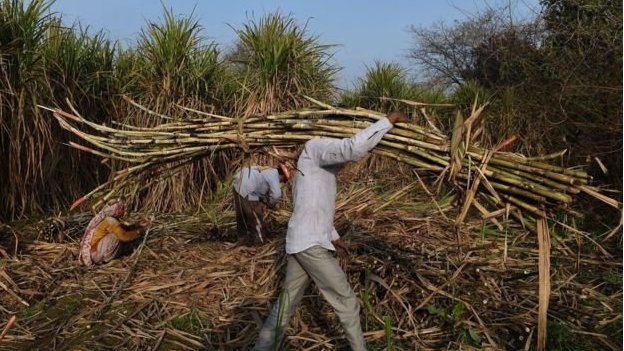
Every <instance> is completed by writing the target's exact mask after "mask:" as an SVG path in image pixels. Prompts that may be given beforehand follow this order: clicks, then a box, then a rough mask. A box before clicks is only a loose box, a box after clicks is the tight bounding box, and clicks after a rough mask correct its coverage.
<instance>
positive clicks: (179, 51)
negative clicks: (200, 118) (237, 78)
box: [119, 9, 226, 103]
mask: <svg viewBox="0 0 624 351" xmlns="http://www.w3.org/2000/svg"><path fill="white" fill-rule="evenodd" d="M202 30H203V29H202V27H201V25H200V24H199V22H198V20H197V19H195V18H193V17H190V16H189V17H177V16H175V15H174V14H173V12H172V11H171V10H167V9H164V14H163V18H162V20H161V22H152V21H148V22H147V24H146V27H145V28H143V29H142V30H141V32H140V34H139V39H138V42H137V45H136V48H135V49H131V50H129V51H128V52H127V53H126V54H125V55H123V56H121V57H120V60H119V62H120V66H119V68H120V70H121V71H123V72H126V73H129V74H127V75H126V76H125V77H126V78H124V79H127V82H126V84H123V86H124V87H126V89H128V91H129V92H131V93H134V94H135V95H138V96H143V97H147V98H148V99H151V100H154V99H157V98H161V99H167V100H169V101H177V100H179V99H197V100H200V101H201V100H204V101H205V102H207V103H215V102H216V100H217V98H220V97H222V95H221V94H222V93H223V91H222V89H223V86H224V84H225V83H224V82H225V79H224V78H225V73H224V72H225V70H226V68H225V66H224V63H223V60H221V58H220V53H219V50H218V48H217V46H216V44H214V43H211V42H208V43H205V39H204V38H203V37H202ZM120 73H121V72H120ZM120 77H121V75H120Z"/></svg>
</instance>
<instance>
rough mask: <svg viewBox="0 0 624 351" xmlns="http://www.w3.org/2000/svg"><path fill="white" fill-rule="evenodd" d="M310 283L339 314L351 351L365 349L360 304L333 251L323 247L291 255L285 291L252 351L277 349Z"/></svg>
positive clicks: (283, 285)
mask: <svg viewBox="0 0 624 351" xmlns="http://www.w3.org/2000/svg"><path fill="white" fill-rule="evenodd" d="M311 281H314V283H315V284H316V286H317V288H318V289H319V291H320V292H321V294H323V297H324V298H325V299H326V300H327V302H329V303H330V304H331V305H332V307H333V308H334V311H336V314H337V315H338V318H339V319H340V323H341V324H342V327H343V328H344V331H345V334H346V336H347V340H349V344H351V349H352V350H354V351H361V350H366V344H365V342H364V335H363V334H362V326H361V325H360V304H359V302H358V300H357V298H356V297H355V293H353V289H351V286H350V285H349V281H348V280H347V275H346V274H345V273H344V272H343V270H342V268H340V265H339V264H338V261H337V260H336V258H335V257H334V255H333V252H332V251H330V250H327V249H325V248H323V247H321V246H313V247H311V248H309V249H307V250H305V251H302V252H299V253H296V254H294V255H288V264H287V265H286V278H285V279H284V282H283V283H282V291H281V293H280V295H279V297H278V300H277V301H276V302H275V304H274V305H273V309H272V310H271V313H270V314H269V317H268V318H267V320H266V321H265V322H264V325H263V326H262V329H261V330H260V335H259V336H258V340H257V342H256V345H255V346H254V348H253V350H256V351H264V350H277V348H278V347H279V345H280V344H281V342H282V339H283V338H284V332H285V330H286V328H287V327H288V322H289V321H290V317H291V316H292V314H293V312H294V310H295V308H297V305H299V303H300V302H301V298H303V293H304V291H305V289H306V288H307V287H308V285H310V282H311Z"/></svg>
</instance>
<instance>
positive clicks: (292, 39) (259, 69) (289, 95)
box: [231, 13, 337, 115]
mask: <svg viewBox="0 0 624 351" xmlns="http://www.w3.org/2000/svg"><path fill="white" fill-rule="evenodd" d="M236 34H237V35H238V45H237V50H236V51H235V52H234V53H233V54H232V57H231V59H232V61H233V62H234V63H236V64H237V66H238V69H239V71H240V84H241V93H242V98H241V106H240V110H241V111H243V112H244V113H245V114H246V115H251V114H255V113H267V112H269V111H282V110H286V109H292V108H297V107H299V106H302V105H304V104H305V99H304V98H303V97H302V96H303V95H308V96H311V97H314V98H317V99H320V100H326V99H328V98H330V97H331V96H332V94H333V89H334V87H333V81H334V76H335V73H336V72H337V68H336V67H335V66H334V65H333V64H332V63H331V57H332V54H331V53H330V52H329V50H331V49H332V47H333V46H332V45H325V44H321V43H320V42H319V38H318V37H317V36H314V35H310V34H308V31H307V28H306V27H305V26H301V25H300V24H298V23H297V22H296V21H295V20H294V19H293V18H292V17H290V16H285V15H282V14H279V13H272V14H268V15H266V16H264V17H262V18H260V19H259V20H257V21H256V20H251V21H250V23H248V24H245V25H244V26H243V28H242V29H237V30H236Z"/></svg>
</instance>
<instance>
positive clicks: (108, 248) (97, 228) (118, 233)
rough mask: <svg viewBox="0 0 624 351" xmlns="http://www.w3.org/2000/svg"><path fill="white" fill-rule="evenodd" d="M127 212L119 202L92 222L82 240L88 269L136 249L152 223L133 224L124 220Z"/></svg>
mask: <svg viewBox="0 0 624 351" xmlns="http://www.w3.org/2000/svg"><path fill="white" fill-rule="evenodd" d="M124 212H125V205H124V203H123V201H121V200H117V201H114V202H112V203H111V204H109V205H106V206H104V208H103V209H102V210H101V211H100V212H98V213H97V214H96V215H95V216H94V217H93V218H92V219H91V221H90V222H89V224H88V225H87V228H86V229H85V232H84V235H83V237H82V240H81V241H80V255H79V261H80V263H82V264H83V265H85V266H87V267H91V266H94V265H96V264H100V263H106V262H108V261H110V260H112V259H114V258H117V257H120V256H123V255H125V254H129V253H131V252H132V251H133V250H134V248H136V246H137V245H138V244H139V237H140V236H141V234H142V233H143V231H144V230H145V228H146V227H147V226H148V225H149V223H148V222H147V221H142V222H141V223H140V224H130V223H128V222H126V221H123V220H122V219H121V217H122V216H123V215H124Z"/></svg>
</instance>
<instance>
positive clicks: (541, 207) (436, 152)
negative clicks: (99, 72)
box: [44, 97, 621, 231]
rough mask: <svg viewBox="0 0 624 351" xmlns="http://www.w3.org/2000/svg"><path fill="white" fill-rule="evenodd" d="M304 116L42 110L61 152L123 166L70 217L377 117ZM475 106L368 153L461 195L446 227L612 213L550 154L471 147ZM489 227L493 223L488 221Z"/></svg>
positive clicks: (351, 129)
mask: <svg viewBox="0 0 624 351" xmlns="http://www.w3.org/2000/svg"><path fill="white" fill-rule="evenodd" d="M307 99H308V100H309V101H310V102H311V103H312V106H313V107H311V108H305V109H298V110H290V111H285V112H279V113H274V114H268V115H256V116H249V117H240V118H237V117H228V116H221V115H217V114H214V113H208V112H203V111H198V110H194V109H190V108H186V107H183V106H179V108H180V111H181V112H184V113H186V114H191V116H192V117H191V118H185V119H184V120H181V119H175V118H173V117H170V116H162V115H160V114H158V113H156V112H154V111H152V110H150V109H149V108H147V107H145V106H142V105H139V104H138V103H136V102H134V101H133V100H131V99H130V98H127V97H126V100H127V101H128V102H129V103H130V104H131V105H133V106H135V107H136V108H137V109H138V110H140V111H142V112H143V113H148V114H152V115H155V116H159V117H161V118H165V119H164V120H163V123H161V124H159V125H157V126H154V127H136V126H131V125H124V124H119V123H118V124H116V125H115V126H114V127H111V126H106V125H101V124H97V123H93V122H91V121H89V120H88V119H87V118H85V117H83V116H81V115H80V113H79V112H78V111H76V109H75V108H73V107H72V105H71V103H70V101H68V102H67V103H68V106H70V108H71V110H72V111H71V113H69V112H66V111H63V110H61V109H58V108H56V109H52V108H47V107H44V108H46V109H48V110H50V111H52V112H53V114H54V117H55V118H56V120H57V121H58V122H59V124H60V125H61V127H62V128H64V129H66V130H68V131H70V132H72V133H73V134H75V135H77V136H78V137H79V138H80V139H82V140H83V141H84V142H85V144H79V143H75V142H69V145H70V146H72V147H74V148H76V149H78V150H81V151H84V152H87V153H91V154H93V155H96V156H99V157H101V158H103V159H114V160H119V161H122V162H125V163H126V164H127V167H126V168H123V169H121V170H118V171H116V172H115V173H114V175H113V176H111V177H110V178H109V180H108V181H107V182H105V183H104V184H101V185H100V186H98V187H97V188H95V189H93V190H92V191H91V192H89V193H88V194H86V195H84V196H82V197H81V198H79V199H78V200H76V201H75V202H74V203H73V204H72V206H71V208H72V209H73V208H75V207H77V206H79V205H80V204H82V203H83V202H85V201H86V200H89V199H95V200H97V201H96V202H95V205H94V206H95V207H97V206H99V205H100V204H102V203H103V202H105V201H107V200H109V199H111V198H113V197H115V196H117V195H119V194H120V192H121V191H122V190H124V189H135V190H137V189H141V188H144V187H145V186H147V185H148V184H150V183H151V182H154V181H158V180H159V179H163V177H167V176H169V175H171V174H173V173H175V172H176V170H177V169H179V168H180V167H181V166H183V165H185V164H188V163H189V162H193V161H195V160H198V159H201V158H203V157H206V156H208V155H210V154H213V153H215V152H219V151H222V150H226V149H235V148H240V149H242V150H244V151H245V152H252V151H255V150H262V149H263V148H264V149H266V148H267V147H293V146H297V145H300V144H302V143H304V142H306V141H307V140H310V139H312V138H318V137H332V138H346V137H350V136H352V135H354V134H355V133H357V132H358V131H360V130H362V129H363V128H366V127H367V126H369V125H370V124H372V123H374V122H375V121H377V120H379V119H381V118H383V117H384V116H385V115H384V114H383V113H380V112H377V111H372V110H368V109H363V108H355V109H346V108H337V107H334V106H331V105H328V104H325V103H323V102H320V101H317V100H315V99H312V98H307ZM485 107H486V106H485V105H482V106H478V105H477V104H476V103H475V104H473V106H472V109H471V113H470V115H469V116H467V117H466V118H465V117H464V116H463V115H462V113H460V112H457V117H456V121H455V126H454V128H453V132H452V133H451V135H450V136H447V135H445V134H444V133H442V132H441V131H440V130H439V129H438V128H435V126H433V125H427V126H419V125H415V124H412V123H398V124H397V125H396V126H395V128H393V129H392V130H391V131H390V132H389V133H387V134H386V135H385V136H384V137H383V139H382V141H381V142H380V143H379V145H378V146H377V147H376V148H375V149H374V150H373V153H375V154H378V155H382V156H386V157H389V158H392V159H395V160H397V161H399V162H403V163H406V164H409V165H412V166H414V167H415V169H416V170H417V171H421V172H433V173H435V174H437V176H438V182H439V183H440V184H441V182H443V181H446V182H450V183H452V184H454V185H455V186H456V187H458V188H459V189H460V190H462V193H463V194H464V196H463V199H464V201H463V203H462V204H461V206H460V210H459V212H458V213H459V214H458V216H457V218H456V223H457V224H460V223H462V222H463V221H464V219H465V217H466V215H467V212H468V210H469V208H471V207H474V208H476V209H477V210H478V211H479V212H480V213H481V215H482V216H483V218H494V217H496V216H497V215H500V214H502V213H505V214H506V215H508V216H509V215H511V216H512V217H514V218H515V219H516V220H518V221H519V222H520V223H521V224H522V225H524V226H525V227H526V228H528V229H530V230H533V231H534V230H535V223H536V220H537V219H539V218H544V217H545V216H546V215H547V213H548V212H549V211H554V210H565V211H568V212H570V213H574V211H572V210H571V209H570V204H571V203H572V202H573V200H574V196H575V195H577V194H579V193H586V194H588V195H590V196H593V197H595V198H597V199H599V200H600V201H603V202H605V203H607V204H609V205H611V206H613V207H616V208H621V204H620V203H619V202H618V201H616V200H613V199H611V198H609V197H607V196H605V195H603V194H601V193H600V192H599V190H598V189H597V188H595V187H593V186H591V185H590V184H589V183H590V181H591V177H590V176H589V175H588V174H587V172H585V171H584V170H581V169H577V168H563V167H559V166H555V165H552V164H549V163H547V162H546V160H548V159H549V158H552V157H556V156H557V155H558V154H554V155H547V156H543V157H537V158H529V157H525V156H523V155H519V154H513V153H507V152H502V151H501V150H502V149H503V148H504V147H505V146H506V145H507V144H509V143H511V142H513V140H514V138H515V137H512V138H510V139H508V140H505V141H503V142H501V143H500V144H499V145H497V146H496V147H494V148H493V149H486V148H482V147H480V146H478V145H477V144H476V142H475V138H476V137H477V136H478V135H479V134H480V133H481V132H482V128H480V127H479V122H480V120H481V116H482V112H483V110H484V109H485ZM495 223H498V222H495Z"/></svg>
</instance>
